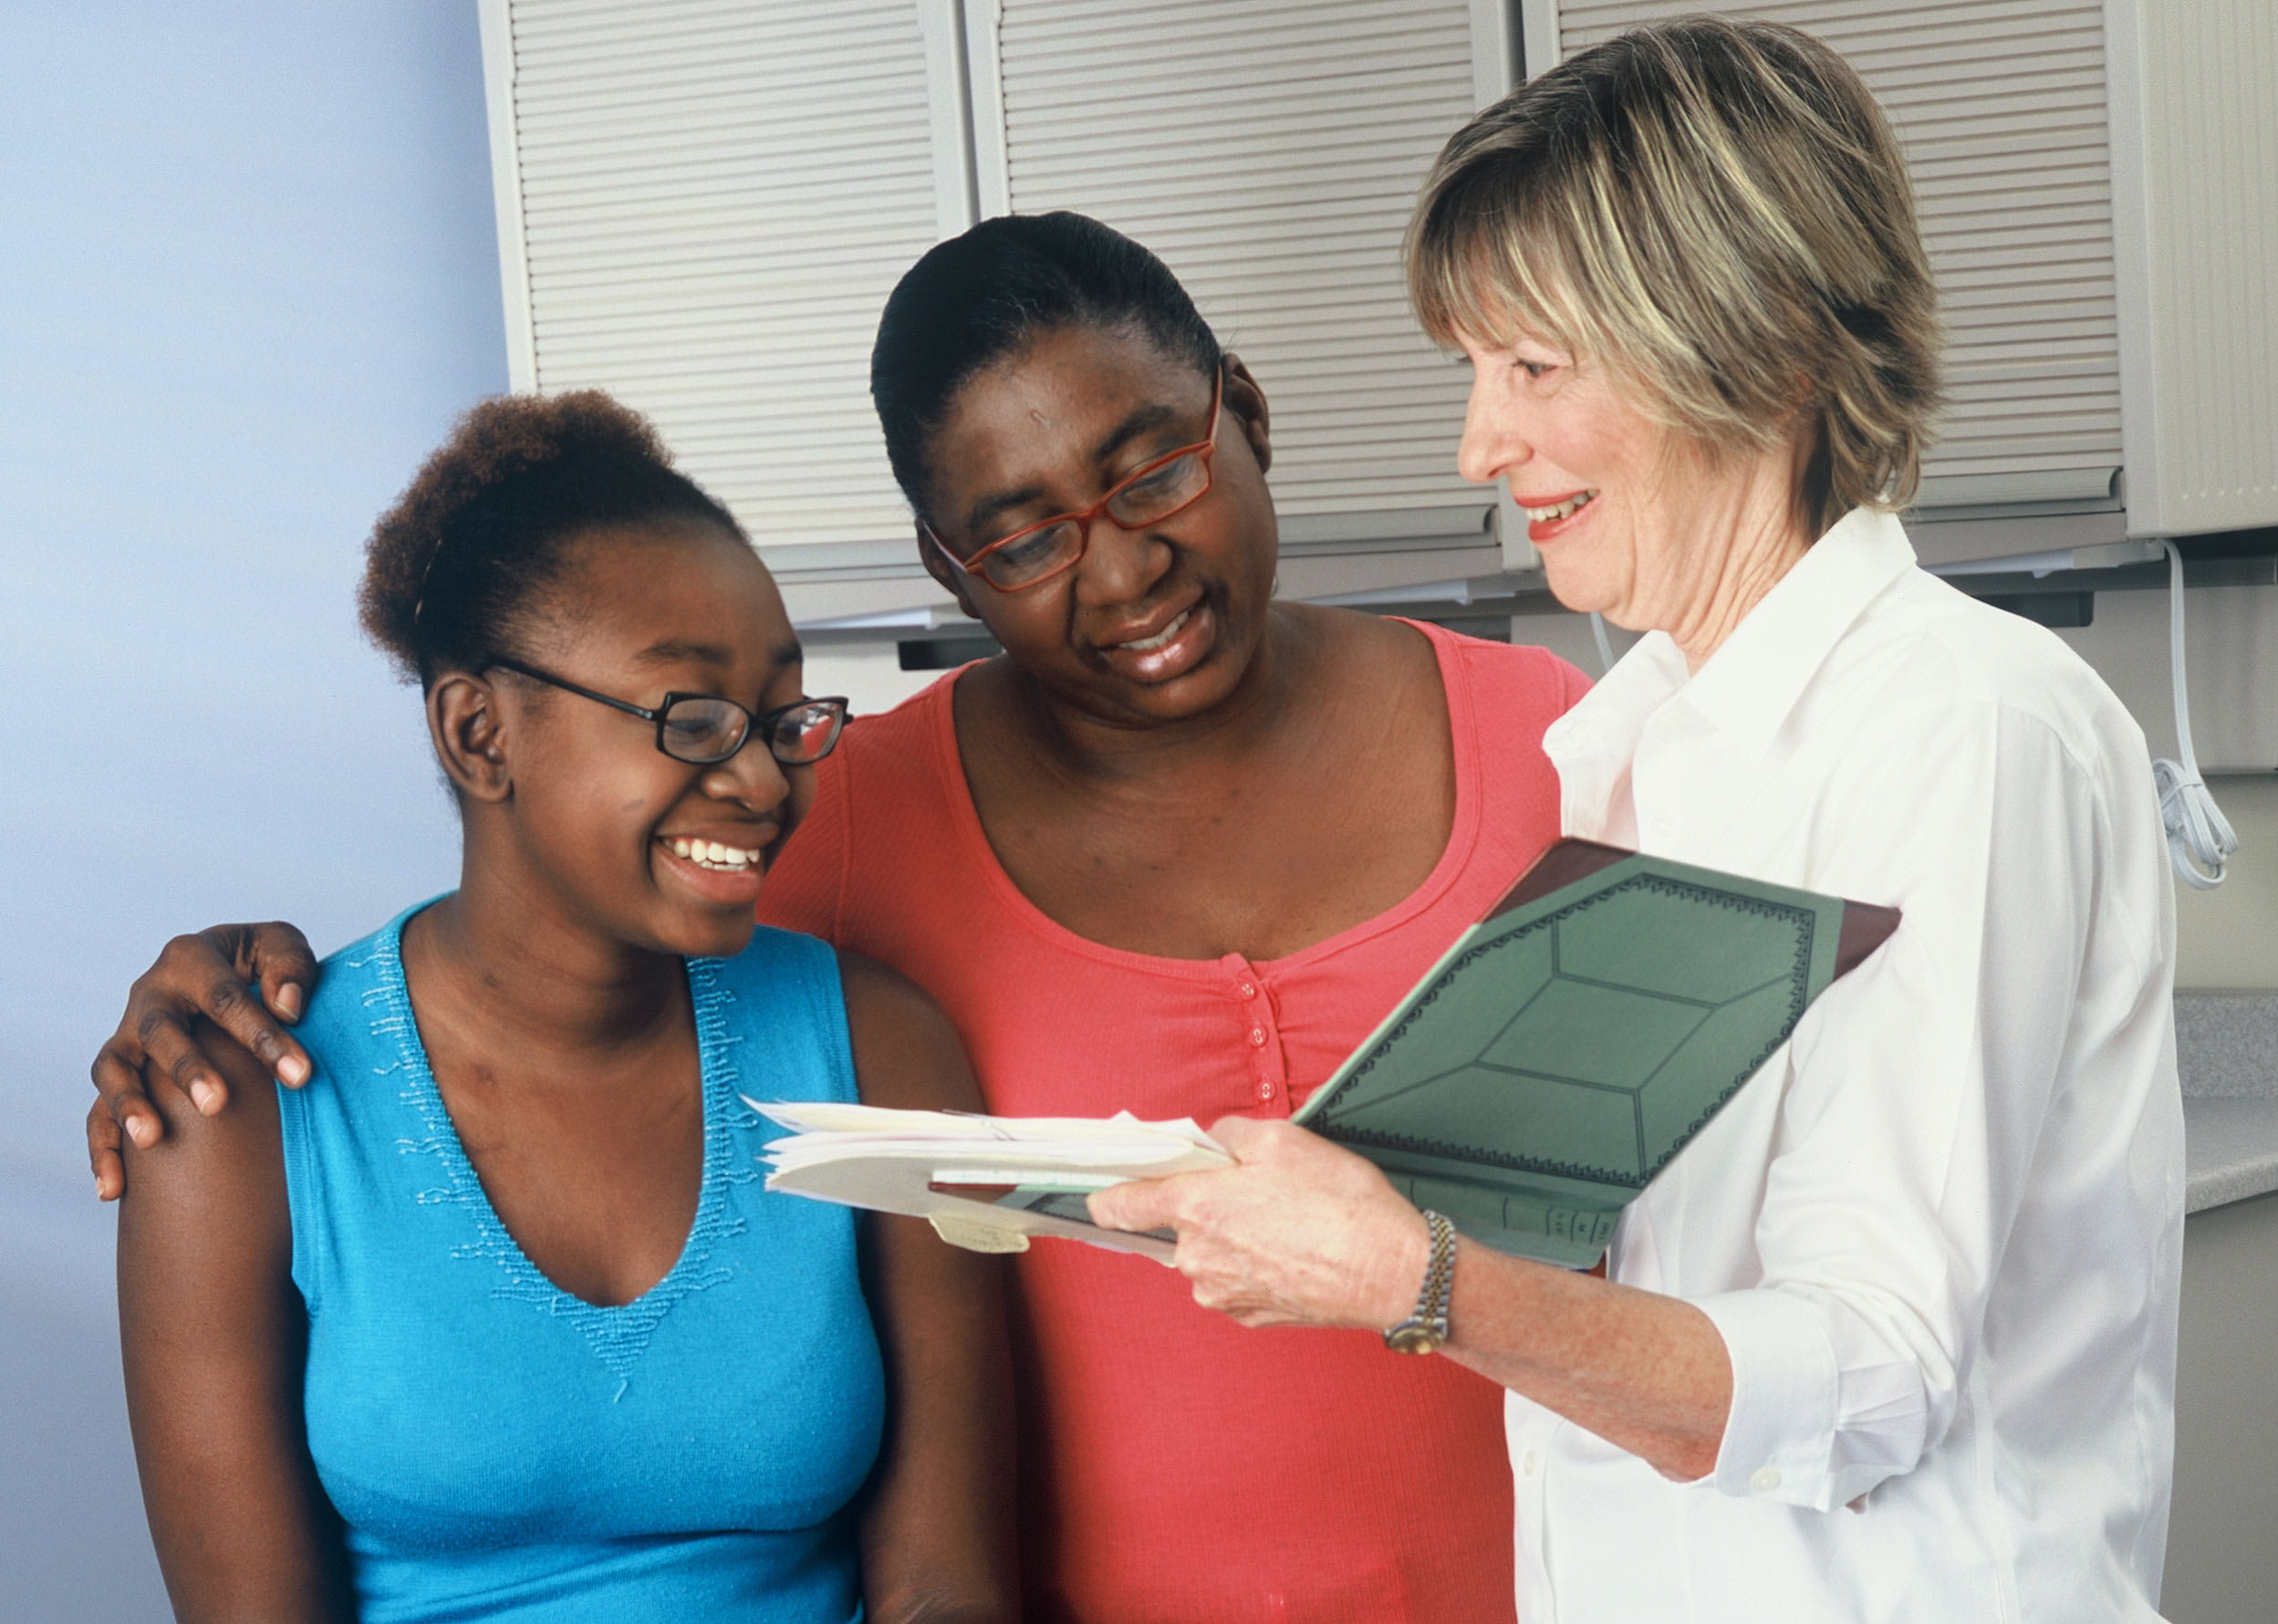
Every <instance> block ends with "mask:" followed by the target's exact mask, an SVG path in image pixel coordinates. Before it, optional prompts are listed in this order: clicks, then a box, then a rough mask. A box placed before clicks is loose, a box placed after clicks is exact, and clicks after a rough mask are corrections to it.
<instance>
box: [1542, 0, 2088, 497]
mask: <svg viewBox="0 0 2278 1624" xmlns="http://www.w3.org/2000/svg"><path fill="white" fill-rule="evenodd" d="M1529 3H1530V4H1533V3H1534V0H1529ZM1703 10H1707V11H1715V12H1722V13H1726V14H1729V15H1732V16H1750V17H1763V18H1765V19H1768V20H1771V21H1774V22H1782V23H1787V24H1789V25H1791V26H1794V27H1798V28H1802V29H1804V30H1805V31H1806V32H1808V33H1811V34H1815V35H1816V36H1819V37H1820V38H1822V39H1824V40H1826V42H1827V43H1828V44H1829V45H1830V46H1832V47H1835V48H1836V50H1838V51H1840V52H1842V53H1843V55H1844V57H1846V59H1847V60H1848V61H1849V62H1850V63H1851V65H1852V66H1853V67H1855V68H1857V69H1858V71H1859V74H1860V77H1862V78H1865V79H1866V81H1867V85H1868V87H1869V88H1871V89H1873V91H1874V92H1875V95H1876V97H1877V99H1878V100H1879V101H1880V102H1881V103H1882V105H1883V108H1884V109H1885V110H1886V111H1887V112H1888V114H1889V115H1890V119H1891V122H1892V123H1893V124H1894V125H1895V126H1896V127H1897V130H1898V137H1899V140H1900V141H1902V142H1903V143H1904V145H1905V148H1906V151H1907V157H1908V161H1909V165H1910V167H1911V168H1912V171H1913V174H1914V183H1915V189H1916V193H1917V197H1918V201H1919V208H1920V213H1921V222H1922V234H1923V238H1924V242H1925V244H1926V245H1927V247H1928V248H1929V251H1930V263H1931V265H1932V267H1933V269H1934V270H1935V272H1936V274H1937V276H1938V285H1939V294H1940V306H1941V308H1942V311H1943V314H1944V317H1945V320H1946V326H1947V333H1948V340H1949V348H1948V351H1947V381H1948V391H1949V395H1950V405H1949V407H1948V410H1947V412H1946V417H1945V421H1944V422H1943V424H1942V425H1941V429H1940V437H1939V440H1938V442H1937V444H1936V445H1935V446H1934V447H1933V448H1932V450H1931V453H1930V457H1929V459H1928V461H1927V463H1925V466H1924V470H1923V473H1924V480H1923V494H1922V500H1923V502H1924V503H1925V504H1926V505H1956V506H1963V505H1968V506H1974V505H1981V504H2008V503H2024V502H2035V501H2042V502H2046V501H2079V500H2094V499H2096V498H2100V497H2108V496H2109V495H2110V494H2111V487H2112V478H2113V474H2115V472H2116V471H2117V469H2118V468H2119V466H2120V463H2121V442H2120V372H2119V338H2118V304H2117V292H2116V288H2115V280H2114V259H2113V233H2112V178H2111V162H2110V139H2109V133H2108V129H2107V122H2106V120H2107V98H2106V83H2105V51H2104V10H2105V8H2104V0H1945V3H1942V4H1940V3H1931V4H1898V3H1896V0H1764V3H1763V4H1758V5H1713V4H1711V5H1702V4H1701V3H1700V0H1597V3H1590V4H1578V3H1575V0H1567V3H1565V4H1561V5H1557V6H1556V8H1555V18H1556V30H1555V32H1556V38H1557V41H1558V45H1559V48H1560V52H1561V54H1562V55H1565V56H1571V55H1572V54H1573V53H1575V52H1576V51H1578V50H1581V49H1583V48H1584V47H1588V46H1591V45H1595V44H1597V42H1598V41H1600V40H1603V39H1606V38H1608V37H1610V36H1613V35H1615V34H1617V33H1620V32H1621V31H1622V30H1624V29H1626V28H1632V27H1635V26H1638V24H1640V23H1645V22H1652V21H1659V20H1661V19H1664V18H1668V17H1674V16H1683V15H1686V14H1688V13H1691V12H1699V11H1703ZM1528 37H1529V39H1530V40H1533V39H1534V38H1537V37H1539V31H1531V32H1530V33H1529V36H1528ZM1538 66H1541V65H1538V64H1533V63H1530V64H1529V67H1530V68H1535V67H1538Z"/></svg>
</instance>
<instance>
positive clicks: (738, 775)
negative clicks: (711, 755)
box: [702, 734, 791, 813]
mask: <svg viewBox="0 0 2278 1624" xmlns="http://www.w3.org/2000/svg"><path fill="white" fill-rule="evenodd" d="M702 788H703V792H704V794H705V795H707V796H711V797H712V798H713V800H716V801H732V802H733V803H734V804H735V805H737V806H739V807H743V808H744V810H745V811H747V812H758V813H766V812H772V811H774V810H775V808H776V807H780V806H782V805H783V804H784V803H785V801H787V800H789V799H790V798H791V776H790V775H789V774H788V773H786V772H785V771H784V770H783V764H782V763H781V762H779V761H777V760H776V759H775V753H774V752H773V751H771V750H769V749H768V748H767V741H766V740H765V739H763V738H761V737H760V736H759V735H758V734H753V735H752V736H751V737H750V738H748V739H746V740H744V747H743V748H742V749H741V750H738V751H737V752H736V753H735V754H734V755H731V756H729V757H728V759H727V760H725V761H718V762H714V763H713V764H712V765H710V766H708V767H706V768H705V769H704V776H703V780H702Z"/></svg>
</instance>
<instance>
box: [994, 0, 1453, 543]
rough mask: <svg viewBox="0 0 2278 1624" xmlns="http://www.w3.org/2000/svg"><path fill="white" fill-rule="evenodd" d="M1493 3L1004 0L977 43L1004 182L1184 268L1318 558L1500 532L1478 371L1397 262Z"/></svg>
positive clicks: (1293, 516) (1288, 525) (1032, 204)
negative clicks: (991, 94)
mask: <svg viewBox="0 0 2278 1624" xmlns="http://www.w3.org/2000/svg"><path fill="white" fill-rule="evenodd" d="M1475 9H1476V8H1475V7H1474V6H1473V5H1471V4H1469V3H1468V0H1307V3H1303V4H1290V3H1287V0H1250V3H1247V4H1243V5H1225V4H1219V3H1215V0H998V3H997V4H996V5H995V7H994V12H995V17H996V27H995V30H994V37H993V39H988V38H983V40H982V41H981V42H980V43H981V48H982V51H983V53H990V47H992V46H993V53H991V54H993V58H994V66H995V68H996V69H997V75H998V85H997V87H996V88H997V89H998V90H999V92H1000V93H1001V114H1002V130H1001V134H1002V163H1003V174H1002V181H1003V184H1004V201H1006V202H1008V203H1009V204H1010V206H1011V207H1012V208H1013V209H1014V210H1015V211H1017V212H1019V213H1043V212H1045V211H1047V210H1052V209H1074V210H1077V211H1078V212H1079V213H1086V214H1090V215H1092V216H1094V217H1096V218H1097V219H1100V220H1103V221H1105V222H1106V223H1107V224H1110V225H1112V226H1114V227H1116V228H1117V229H1118V230H1119V231H1122V232H1124V233H1126V234H1129V235H1130V236H1133V237H1135V238H1137V239H1138V240H1139V241H1140V242H1141V243H1144V244H1145V245H1147V246H1148V247H1149V248H1151V249H1153V250H1154V251H1155V252H1156V253H1157V254H1159V255H1161V256H1162V258H1163V259H1164V260H1165V261H1166V262H1167V263H1168V264H1169V265H1170V268H1171V269H1172V270H1173V271H1174V272H1175V273H1177V275H1178V276H1179V277H1180V278H1181V280H1182V281H1183V282H1184V283H1185V284H1186V286H1187V287H1188V288H1189V289H1190V290H1191V292H1192V293H1193V295H1194V296H1195V300H1196V303H1197V304H1198V305H1199V306H1200V307H1201V311H1202V314H1203V317H1204V318H1205V319H1207V320H1208V321H1209V322H1210V323H1211V324H1212V328H1215V329H1216V331H1217V333H1218V335H1219V337H1220V338H1221V339H1222V341H1223V342H1224V343H1225V345H1226V347H1227V348H1228V349H1233V350H1235V351H1237V352H1238V353H1239V354H1240V355H1241V356H1242V357H1243V359H1244V360H1245V361H1246V362H1247V363H1248V364H1249V366H1250V367H1251V369H1252V370H1253V372H1255V373H1256V375H1257V377H1258V379H1259V380H1260V382H1261V383H1262V384H1263V385H1264V389H1265V392H1266V395H1267V397H1268V399H1269V400H1270V401H1272V404H1273V410H1274V469H1273V475H1272V479H1273V487H1274V502H1275V505H1276V507H1277V508H1278V509H1279V511H1280V512H1281V514H1282V515H1283V523H1284V536H1285V544H1286V545H1287V546H1289V547H1291V548H1292V549H1293V550H1295V551H1298V552H1303V551H1305V549H1306V548H1307V547H1309V546H1313V547H1319V546H1324V545H1347V546H1350V545H1367V544H1368V543H1369V542H1370V541H1371V540H1372V539H1374V540H1388V539H1391V538H1395V537H1398V536H1407V537H1409V539H1410V540H1411V542H1416V541H1420V540H1422V539H1423V538H1425V537H1427V536H1438V537H1440V538H1441V540H1442V541H1445V540H1448V539H1450V538H1455V539H1457V540H1461V539H1462V538H1464V537H1468V538H1469V540H1470V541H1471V543H1472V545H1474V546H1477V545H1481V544H1487V545H1492V543H1491V542H1490V540H1489V538H1488V537H1487V536H1485V534H1484V529H1485V522H1486V515H1487V513H1488V510H1489V508H1490V506H1491V505H1492V498H1491V497H1490V496H1489V495H1488V494H1486V493H1483V492H1482V491H1481V489H1480V488H1479V487H1477V486H1473V485H1469V484H1465V483H1464V482H1463V481H1462V480H1461V478H1459V477H1458V476H1457V474H1456V473H1455V467H1454V453H1455V445H1456V441H1457V438H1458V436H1459V434H1460V432H1461V427H1462V422H1463V402H1464V394H1465V387H1466V381H1467V380H1466V378H1465V375H1464V373H1463V372H1462V371H1461V370H1460V369H1458V368H1456V367H1453V366H1451V365H1450V364H1449V362H1448V360H1447V359H1445V358H1444V357H1443V356H1441V354H1440V353H1439V352H1438V351H1437V350H1435V349H1433V347H1432V346H1431V345H1430V343H1428V342H1427V341H1426V340H1425V338H1423V335H1422V333H1421V332H1420V330H1419V329H1418V328H1417V326H1416V323H1415V319H1414V318H1413V317H1412V316H1411V315H1410V314H1409V307H1408V301H1407V296H1406V292H1405V287H1404V284H1403V281H1402V273H1401V266H1400V242H1401V236H1402V234H1403V232H1404V231H1405V229H1406V226H1407V223H1408V217H1409V210H1410V208H1411V207H1412V205H1413V203H1414V202H1415V197H1416V192H1417V188H1418V186H1419V185H1420V182H1422V180H1423V178H1424V175H1425V173H1426V172H1427V171H1428V170H1429V169H1430V164H1431V161H1432V159H1433V158H1434V157H1435V156H1436V155H1437V154H1438V152H1439V150H1440V147H1441V143H1443V142H1444V141H1446V140H1447V138H1448V137H1449V135H1451V133H1453V131H1454V130H1456V128H1457V127H1458V126H1460V125H1461V123H1462V122H1463V121H1464V120H1466V119H1468V118H1469V117H1470V116H1471V115H1472V112H1473V111H1474V110H1476V108H1477V106H1478V91H1479V83H1480V81H1479V78H1478V71H1479V70H1478V65H1477V63H1476V62H1475V51H1474V43H1473V41H1474V34H1473V28H1474V16H1473V13H1474V10H1475ZM980 101H981V105H982V109H983V110H982V113H981V114H980V116H982V117H984V118H985V117H987V116H988V112H989V109H988V108H987V99H986V98H985V97H984V98H982V99H980ZM997 134H998V131H997V130H995V129H993V128H992V129H988V130H983V143H982V144H983V150H984V151H986V150H987V149H988V148H989V147H991V146H992V145H993V137H995V136H996V135H997ZM996 178H997V177H994V176H984V177H983V199H984V200H987V199H988V198H989V196H990V192H991V185H992V182H993V181H994V180H995V179H996ZM984 206H985V203H984ZM1486 567H1487V568H1489V569H1492V568H1493V567H1494V565H1493V563H1490V564H1488V565H1487V566H1486ZM1458 573H1461V571H1459V572H1458Z"/></svg>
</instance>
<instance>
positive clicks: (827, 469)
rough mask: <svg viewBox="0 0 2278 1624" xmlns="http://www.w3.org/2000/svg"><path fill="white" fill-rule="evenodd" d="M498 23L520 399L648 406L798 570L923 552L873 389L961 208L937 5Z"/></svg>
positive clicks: (702, 1) (667, 0)
mask: <svg viewBox="0 0 2278 1624" xmlns="http://www.w3.org/2000/svg"><path fill="white" fill-rule="evenodd" d="M489 11H490V14H491V20H492V24H493V26H492V29H491V33H492V36H493V39H492V42H491V43H492V47H493V49H492V56H493V61H492V81H493V82H492V92H493V96H494V130H496V131H498V132H499V133H500V134H501V135H503V136H504V137H505V138H506V139H507V140H508V141H510V142H511V149H510V156H509V158H508V159H507V160H505V161H506V162H510V164H511V172H509V173H504V174H502V179H501V195H502V207H504V206H505V199H506V196H507V193H508V191H509V188H511V193H512V209H513V212H514V213H515V216H516V218H515V226H516V228H517V230H516V242H515V248H516V249H517V251H518V255H519V261H520V264H519V272H520V276H522V278H523V282H522V286H520V288H519V289H515V288H510V289H509V293H510V296H511V295H513V294H515V293H516V292H519V294H520V296H521V304H522V307H523V310H524V312H525V314H524V317H523V326H522V330H521V331H520V332H519V333H518V334H516V335H515V337H516V338H517V340H518V344H519V348H520V349H521V351H522V355H521V364H520V368H519V370H518V372H517V382H518V383H520V384H522V385H523V386H525V387H536V388H539V389H544V390H564V389H576V388H579V387H584V386H598V387H600V388H605V389H608V390H612V391H613V392H615V393H617V394H618V395H619V396H620V397H621V398H623V399H624V400H625V401H628V402H629V403H630V404H631V405H633V406H635V407H638V408H639V409H640V410H641V411H645V412H647V413H649V414H650V416H651V417H652V418H653V419H655V421H656V422H657V425H658V427H659V429H660V430H661V432H662V433H663V434H664V437H665V440H666V442H668V443H669V444H670V445H671V447H672V448H673V450H674V451H675V452H676V453H679V456H680V458H681V463H682V465H683V466H684V467H686V468H687V470H688V471H689V472H690V473H691V474H693V475H694V476H695V477H696V478H697V479H699V480H700V481H702V483H703V484H705V485H706V486H707V487H708V488H710V489H711V490H712V491H713V493H714V494H717V495H718V496H719V497H720V498H721V499H722V500H723V501H724V502H726V503H727V504H728V505H729V506H730V507H731V508H732V509H733V511H734V512H735V514H736V515H737V516H738V517H739V518H740V519H742V520H743V522H744V525H745V526H746V527H748V528H749V529H750V530H751V532H752V534H753V536H754V539H755V540H757V541H758V542H759V543H760V544H761V546H762V547H763V548H764V549H765V551H766V553H767V555H768V557H769V558H770V560H771V561H772V562H774V563H775V565H776V566H777V567H778V568H785V567H789V568H792V569H795V570H796V569H798V568H800V567H802V566H812V565H816V564H824V563H830V562H844V561H846V560H848V559H849V558H852V557H859V558H860V559H862V560H864V561H868V562H871V563H872V564H874V565H879V566H880V567H882V561H883V560H885V559H887V558H889V557H890V558H895V559H900V558H905V557H907V556H908V555H909V552H910V542H909V541H908V540H907V539H906V538H907V536H908V533H909V518H908V514H907V511H906V510H905V508H904V507H903V505H902V504H901V501H900V496H899V495H898V494H896V492H895V489H894V484H893V480H892V477H891V475H890V474H889V471H888V468H887V463H886V456H885V449H884V446H883V444H882V443H881V442H880V441H879V433H878V428H877V424H876V420H875V418H874V417H873V415H872V412H871V410H870V402H869V390H868V377H869V349H870V342H871V339H872V338H873V336H874V335H875V332H876V329H877V323H878V313H879V308H880V307H881V306H883V305H884V303H885V300H886V295H887V293H888V291H889V289H890V288H891V287H892V286H893V284H894V282H895V280H896V278H898V277H899V276H900V275H901V273H902V272H903V271H905V270H907V269H908V268H909V266H910V263H911V262H912V261H913V260H915V259H916V258H917V257H918V255H921V254H922V253H923V252H924V251H925V250H926V249H927V248H928V247H930V246H931V245H932V244H933V242H934V241H935V239H936V237H937V235H938V234H939V226H940V224H941V211H942V209H943V207H944V206H945V205H944V203H943V201H942V195H943V190H944V189H943V185H942V174H943V166H942V165H937V163H936V161H935V159H936V151H935V149H936V140H937V137H936V129H935V125H936V120H935V116H934V115H935V111H936V109H935V105H934V104H935V101H936V99H938V96H939V90H938V87H937V86H935V85H934V84H932V83H931V79H930V77H929V59H928V56H927V49H926V41H925V38H924V34H923V31H922V29H921V17H920V11H919V8H918V6H917V5H913V4H912V3H911V0H766V3H765V4H764V5H753V4H749V3H747V0H642V3H641V4H640V5H626V4H623V3H622V0H490V5H489ZM502 23H503V25H504V26H500V25H501V24H502ZM948 169H949V172H950V173H952V174H955V173H957V172H958V171H957V165H956V160H955V158H954V157H953V156H952V159H951V161H950V164H949V166H948ZM952 190H953V191H956V192H958V193H962V183H960V184H959V185H957V186H954V187H952ZM514 257H515V256H514V255H509V261H510V274H511V271H512V270H513V268H514V267H513V265H512V261H513V258H514ZM514 305H515V300H514V298H512V297H510V299H509V307H510V309H512V308H513V307H514ZM866 544H867V545H866Z"/></svg>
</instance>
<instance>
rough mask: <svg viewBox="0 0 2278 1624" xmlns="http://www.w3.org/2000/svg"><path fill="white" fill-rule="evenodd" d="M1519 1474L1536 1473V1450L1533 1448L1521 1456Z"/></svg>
mask: <svg viewBox="0 0 2278 1624" xmlns="http://www.w3.org/2000/svg"><path fill="white" fill-rule="evenodd" d="M1519 1475H1520V1476H1522V1477H1532V1476H1534V1451H1533V1450H1531V1449H1530V1450H1528V1451H1527V1452H1526V1453H1524V1454H1523V1455H1521V1456H1520V1457H1519Z"/></svg>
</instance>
